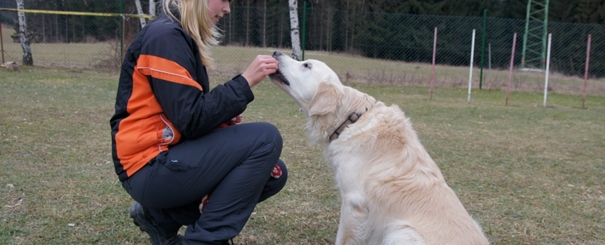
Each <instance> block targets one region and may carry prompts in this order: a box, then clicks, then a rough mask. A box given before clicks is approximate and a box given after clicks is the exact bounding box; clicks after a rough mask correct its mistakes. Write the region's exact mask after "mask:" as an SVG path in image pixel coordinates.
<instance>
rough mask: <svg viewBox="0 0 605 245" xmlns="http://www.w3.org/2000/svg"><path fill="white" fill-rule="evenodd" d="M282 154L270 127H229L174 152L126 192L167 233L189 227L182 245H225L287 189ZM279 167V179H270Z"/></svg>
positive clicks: (136, 176) (140, 174)
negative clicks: (259, 205)
mask: <svg viewBox="0 0 605 245" xmlns="http://www.w3.org/2000/svg"><path fill="white" fill-rule="evenodd" d="M281 150H282V138H281V135H280V134H279V131H278V130H277V128H276V127H275V126H273V125H271V124H268V123H245V124H240V125H234V126H229V127H226V128H221V129H217V130H214V131H212V132H211V133H209V134H208V135H206V136H204V137H202V138H200V139H196V140H189V141H184V142H181V143H179V144H177V145H175V146H173V147H171V148H170V150H169V151H167V152H164V153H162V154H160V155H158V156H157V157H156V158H155V159H154V160H152V161H151V162H150V163H149V164H148V165H147V166H145V167H144V168H143V169H141V170H139V171H138V172H137V173H135V174H134V175H133V176H131V177H130V178H128V179H127V180H126V181H124V183H123V186H124V188H125V189H126V190H127V192H128V193H129V194H130V195H131V196H132V198H133V199H134V200H136V201H137V202H139V203H140V204H141V205H143V206H144V207H146V208H147V209H148V210H149V213H150V214H151V216H152V217H153V218H154V219H155V220H156V222H158V223H159V224H160V225H161V226H162V227H163V228H165V229H167V230H178V229H179V228H180V227H181V226H182V225H187V230H186V232H185V235H184V237H183V244H221V243H222V242H224V241H226V240H228V239H231V238H233V237H235V236H236V235H237V234H239V233H240V232H241V230H242V229H243V227H244V225H245V224H246V222H247V221H248V219H249V217H250V215H251V214H252V212H253V211H254V208H255V206H256V204H257V203H259V202H262V201H263V200H265V199H267V198H269V197H271V196H273V195H275V194H276V193H278V192H279V191H280V190H281V189H282V188H283V187H284V185H285V184H286V180H287V177H288V174H287V169H286V166H285V165H284V163H283V162H282V161H281V160H279V156H280V154H281ZM276 163H277V164H279V166H280V168H281V170H282V176H281V177H279V178H273V177H271V176H270V174H271V170H273V167H274V166H275V164H276ZM208 194H210V198H209V199H208V203H207V204H206V206H205V208H204V210H203V214H202V215H200V210H199V205H200V201H201V199H202V198H203V197H204V196H206V195H208Z"/></svg>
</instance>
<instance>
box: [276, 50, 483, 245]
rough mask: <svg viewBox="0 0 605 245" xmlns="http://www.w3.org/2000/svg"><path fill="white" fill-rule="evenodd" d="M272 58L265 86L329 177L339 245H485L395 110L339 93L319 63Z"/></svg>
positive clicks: (345, 89) (350, 92)
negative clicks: (273, 90) (297, 118)
mask: <svg viewBox="0 0 605 245" xmlns="http://www.w3.org/2000/svg"><path fill="white" fill-rule="evenodd" d="M273 57H274V58H275V59H276V60H277V61H278V64H279V65H278V70H277V72H275V73H274V74H271V75H270V76H269V78H270V80H271V81H272V82H273V83H274V84H276V85H277V86H278V87H280V88H281V89H282V90H284V91H285V92H286V93H287V94H288V95H290V97H292V99H293V100H294V101H295V102H296V103H298V105H299V106H300V109H301V111H302V113H303V114H304V116H305V117H306V125H305V130H306V135H307V138H308V140H309V142H310V144H311V145H313V144H320V145H323V146H325V149H324V154H323V155H324V158H325V159H326V161H327V162H328V164H329V165H331V167H332V169H333V171H334V175H335V180H336V185H337V187H338V189H339V190H340V196H341V199H342V206H341V213H340V222H339V227H338V232H337V236H336V244H337V245H344V244H347V245H350V244H370V245H374V244H383V245H395V244H414V245H416V244H417V245H421V244H461V245H474V244H489V241H488V239H487V238H486V237H485V235H484V234H483V231H482V230H481V227H480V226H479V224H478V223H477V222H476V221H475V220H474V219H473V218H472V217H471V216H470V215H469V213H468V212H467V211H466V209H465V208H464V207H463V205H462V203H461V202H460V200H459V199H458V197H457V196H456V194H455V193H454V191H453V190H452V189H451V188H450V187H449V186H448V185H447V184H446V182H445V179H444V177H443V175H442V173H441V170H440V169H439V167H438V166H437V164H435V162H434V161H433V159H432V158H431V156H429V154H428V152H427V151H426V150H425V148H424V146H423V145H422V144H421V143H420V140H419V139H418V136H417V134H416V132H415V130H414V129H413V127H412V124H411V122H410V120H409V118H407V117H406V116H405V114H404V112H403V111H402V110H401V109H400V108H399V107H398V106H396V105H392V106H387V105H385V104H384V103H383V102H381V101H378V100H376V99H375V98H374V97H372V96H370V95H368V94H366V93H363V92H360V91H359V90H356V89H354V88H351V87H349V86H345V85H343V84H342V83H341V82H340V79H339V78H338V75H337V74H336V73H335V72H334V71H333V70H332V69H331V68H330V67H328V65H326V64H325V63H323V62H321V61H318V60H306V61H297V60H294V59H292V58H290V57H289V56H287V55H284V54H282V53H280V52H275V53H274V54H273Z"/></svg>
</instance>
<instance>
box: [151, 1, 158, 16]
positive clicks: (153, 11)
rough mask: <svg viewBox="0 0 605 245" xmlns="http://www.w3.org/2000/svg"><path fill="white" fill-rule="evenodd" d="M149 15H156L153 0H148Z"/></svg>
mask: <svg viewBox="0 0 605 245" xmlns="http://www.w3.org/2000/svg"><path fill="white" fill-rule="evenodd" d="M149 15H151V16H156V13H155V0H149Z"/></svg>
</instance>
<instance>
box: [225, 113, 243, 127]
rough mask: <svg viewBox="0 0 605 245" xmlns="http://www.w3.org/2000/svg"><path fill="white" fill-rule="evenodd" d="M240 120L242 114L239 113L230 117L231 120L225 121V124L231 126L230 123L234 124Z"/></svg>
mask: <svg viewBox="0 0 605 245" xmlns="http://www.w3.org/2000/svg"><path fill="white" fill-rule="evenodd" d="M241 122H242V114H239V115H237V116H236V117H234V118H231V120H229V122H227V125H228V126H231V125H235V124H238V123H241Z"/></svg>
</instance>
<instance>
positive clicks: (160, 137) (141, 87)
mask: <svg viewBox="0 0 605 245" xmlns="http://www.w3.org/2000/svg"><path fill="white" fill-rule="evenodd" d="M209 86H210V85H209V82H208V74H207V72H206V68H205V67H204V65H203V64H202V61H201V58H200V54H199V49H198V46H197V44H196V43H195V41H194V40H193V38H191V36H190V35H188V34H187V33H185V31H184V30H183V28H182V27H181V25H180V23H179V22H177V21H174V20H171V19H170V18H169V17H167V16H166V15H161V16H160V17H158V19H156V20H155V21H154V22H152V23H150V24H149V25H147V26H146V27H145V28H143V29H142V30H141V32H140V33H139V34H138V36H137V38H136V39H135V40H134V41H133V43H132V44H131V45H130V47H129V48H128V51H127V53H126V56H125V58H124V61H123V64H122V70H121V74H120V80H119V86H118V91H117V96H116V104H115V114H114V115H113V117H112V118H111V120H110V124H111V136H112V155H113V161H114V165H115V170H116V174H117V175H118V177H119V179H120V180H121V181H124V180H126V179H127V178H128V177H130V176H132V175H133V174H134V173H135V172H137V171H138V170H139V169H141V168H142V167H144V166H145V164H147V163H148V162H149V161H150V160H151V159H153V158H154V157H156V156H157V155H158V154H159V153H160V152H164V151H167V150H168V149H169V148H170V146H172V145H175V144H178V143H179V142H181V141H184V140H188V139H196V138H199V137H202V136H204V135H205V134H207V133H208V132H210V131H211V130H214V129H215V128H217V127H218V126H219V125H220V124H221V123H224V122H227V121H229V120H230V119H231V118H233V117H235V116H237V115H239V114H241V113H242V112H243V111H244V110H245V109H246V106H247V105H248V103H250V102H252V100H253V99H254V95H253V94H252V90H251V89H250V86H249V85H248V82H247V81H246V79H245V78H244V77H242V76H236V77H235V78H233V79H232V80H230V81H228V82H226V83H225V84H223V85H219V86H216V87H215V88H214V89H212V90H209Z"/></svg>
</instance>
